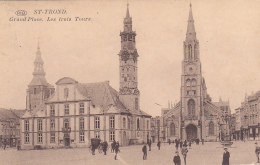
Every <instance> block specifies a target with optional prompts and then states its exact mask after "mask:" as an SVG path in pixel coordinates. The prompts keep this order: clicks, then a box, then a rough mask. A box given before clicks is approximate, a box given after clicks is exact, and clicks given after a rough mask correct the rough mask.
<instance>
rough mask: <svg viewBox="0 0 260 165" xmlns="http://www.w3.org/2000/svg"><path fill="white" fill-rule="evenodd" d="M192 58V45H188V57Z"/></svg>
mask: <svg viewBox="0 0 260 165" xmlns="http://www.w3.org/2000/svg"><path fill="white" fill-rule="evenodd" d="M191 58H192V46H191V45H189V59H191Z"/></svg>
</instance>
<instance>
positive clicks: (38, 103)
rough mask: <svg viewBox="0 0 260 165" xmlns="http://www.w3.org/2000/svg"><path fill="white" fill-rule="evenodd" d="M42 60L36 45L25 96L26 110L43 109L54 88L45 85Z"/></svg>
mask: <svg viewBox="0 0 260 165" xmlns="http://www.w3.org/2000/svg"><path fill="white" fill-rule="evenodd" d="M43 64H44V63H43V60H42V57H41V51H40V47H39V44H38V48H37V51H36V58H35V60H34V71H33V74H32V75H33V79H32V81H31V83H30V84H29V85H28V89H27V96H26V109H27V110H35V109H42V108H43V107H44V101H45V99H47V98H48V97H49V96H50V95H51V94H52V93H53V92H54V87H53V86H51V85H50V84H49V83H47V81H46V79H45V72H44V68H43Z"/></svg>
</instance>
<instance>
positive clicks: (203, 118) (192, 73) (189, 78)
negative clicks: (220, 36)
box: [161, 5, 223, 141]
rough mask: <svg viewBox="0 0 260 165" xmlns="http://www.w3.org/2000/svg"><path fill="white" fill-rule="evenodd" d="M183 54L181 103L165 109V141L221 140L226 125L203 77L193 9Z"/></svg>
mask: <svg viewBox="0 0 260 165" xmlns="http://www.w3.org/2000/svg"><path fill="white" fill-rule="evenodd" d="M183 50H184V55H183V61H182V75H181V90H180V91H181V94H180V101H179V102H178V103H177V104H176V105H175V106H174V107H170V108H169V109H168V110H165V109H163V113H162V121H161V125H163V126H164V129H163V130H162V131H163V135H162V136H163V139H164V140H168V139H172V140H173V139H187V140H190V139H197V138H198V139H204V140H206V141H216V140H219V138H220V134H221V130H222V126H221V123H223V120H222V118H221V115H222V112H221V110H220V108H219V107H218V106H217V105H215V104H214V103H213V102H212V101H211V98H210V96H209V95H208V93H207V87H206V82H205V79H204V78H203V76H202V67H201V61H200V52H199V41H198V39H197V37H196V31H195V26H194V19H193V15H192V6H191V5H190V11H189V18H188V27H187V32H186V38H185V41H184V42H183Z"/></svg>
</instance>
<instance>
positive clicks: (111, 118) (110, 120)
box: [109, 116, 115, 128]
mask: <svg viewBox="0 0 260 165" xmlns="http://www.w3.org/2000/svg"><path fill="white" fill-rule="evenodd" d="M109 127H110V128H115V116H110V117H109Z"/></svg>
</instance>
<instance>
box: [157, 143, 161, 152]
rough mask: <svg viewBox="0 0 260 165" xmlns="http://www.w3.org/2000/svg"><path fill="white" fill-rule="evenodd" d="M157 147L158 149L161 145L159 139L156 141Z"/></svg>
mask: <svg viewBox="0 0 260 165" xmlns="http://www.w3.org/2000/svg"><path fill="white" fill-rule="evenodd" d="M157 147H158V150H160V147H161V142H160V141H158V143H157Z"/></svg>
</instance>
